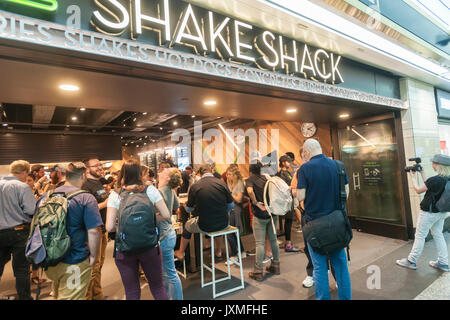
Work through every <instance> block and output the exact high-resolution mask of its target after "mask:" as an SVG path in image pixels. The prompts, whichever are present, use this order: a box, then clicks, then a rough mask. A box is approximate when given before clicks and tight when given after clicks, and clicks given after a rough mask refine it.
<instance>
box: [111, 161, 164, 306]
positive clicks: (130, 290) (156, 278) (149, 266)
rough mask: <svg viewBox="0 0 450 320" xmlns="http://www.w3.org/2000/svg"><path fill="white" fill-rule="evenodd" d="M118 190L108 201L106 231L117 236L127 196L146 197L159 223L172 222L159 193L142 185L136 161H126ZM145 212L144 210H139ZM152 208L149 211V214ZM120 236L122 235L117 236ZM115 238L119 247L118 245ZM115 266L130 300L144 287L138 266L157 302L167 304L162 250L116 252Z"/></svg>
mask: <svg viewBox="0 0 450 320" xmlns="http://www.w3.org/2000/svg"><path fill="white" fill-rule="evenodd" d="M118 188H119V190H115V191H112V192H111V194H110V196H109V199H108V211H107V217H106V230H107V231H108V232H116V231H117V226H116V220H117V218H119V208H121V205H120V204H121V201H122V200H123V198H124V195H128V196H130V195H132V194H134V193H145V194H146V195H147V197H148V199H149V200H150V202H149V205H152V206H154V207H155V210H156V211H158V213H157V214H156V217H157V220H158V221H164V220H167V219H170V213H169V210H168V209H167V206H166V204H165V202H164V199H163V198H162V196H161V194H160V193H159V191H158V190H157V189H156V188H155V187H153V186H146V185H145V184H144V182H143V181H142V175H141V166H140V164H139V162H138V161H136V160H128V161H126V162H125V163H124V164H123V166H122V169H121V170H120V174H119V180H118ZM140 209H142V206H140ZM151 209H152V208H151V207H149V208H148V210H149V212H148V213H149V214H151V213H150V210H151ZM117 236H119V233H117ZM117 236H116V245H117V241H118V239H117ZM114 258H115V262H116V266H117V268H118V269H119V272H120V275H121V277H122V282H123V285H124V287H125V294H126V298H127V300H139V299H140V296H141V287H140V283H139V266H142V269H143V270H144V273H145V275H146V278H147V281H148V284H149V287H150V291H151V293H152V295H153V297H154V298H155V299H156V300H168V296H167V293H166V289H165V288H164V283H163V276H162V262H161V249H160V247H159V245H157V246H154V247H150V248H146V249H142V250H139V251H138V252H135V253H123V252H120V251H118V250H116V248H115V249H114Z"/></svg>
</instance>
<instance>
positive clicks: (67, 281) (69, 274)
mask: <svg viewBox="0 0 450 320" xmlns="http://www.w3.org/2000/svg"><path fill="white" fill-rule="evenodd" d="M85 181H86V166H85V165H84V164H83V163H71V164H69V165H68V166H67V169H66V184H65V185H64V186H62V187H59V188H56V189H55V191H54V193H65V194H66V195H69V194H71V193H74V192H76V191H79V190H80V189H81V186H82V185H83V183H84V182H85ZM45 196H46V195H44V196H43V198H44V197H45ZM66 219H67V220H66V222H67V233H68V235H69V237H70V239H71V241H72V244H71V246H70V249H69V252H68V253H67V255H66V256H65V258H64V259H63V260H62V262H60V263H58V264H57V265H56V266H54V267H49V268H48V269H47V271H46V273H47V276H48V278H49V279H51V280H52V281H53V290H54V298H55V299H57V300H84V299H85V298H86V292H87V289H88V286H89V282H90V279H91V270H92V266H93V265H94V263H95V260H96V259H97V255H98V251H99V245H100V236H101V226H102V225H103V222H102V218H101V216H100V212H99V210H98V204H97V200H96V199H95V198H94V196H93V195H92V194H90V193H82V194H79V195H76V196H75V197H73V198H72V199H70V201H69V205H68V210H67V218H66Z"/></svg>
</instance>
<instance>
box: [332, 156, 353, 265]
mask: <svg viewBox="0 0 450 320" xmlns="http://www.w3.org/2000/svg"><path fill="white" fill-rule="evenodd" d="M334 162H335V163H336V166H337V169H338V174H339V197H340V200H341V207H342V214H343V215H344V220H345V221H346V222H348V223H346V224H347V228H350V229H351V226H350V222H349V221H348V216H347V208H346V204H347V192H346V191H345V166H344V163H343V162H342V161H338V160H334ZM349 232H352V230H349ZM347 260H348V261H349V262H350V245H348V246H347Z"/></svg>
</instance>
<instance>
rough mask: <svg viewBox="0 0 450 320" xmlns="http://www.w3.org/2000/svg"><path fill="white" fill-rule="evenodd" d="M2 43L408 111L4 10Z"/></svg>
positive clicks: (361, 95)
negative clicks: (49, 49)
mask: <svg viewBox="0 0 450 320" xmlns="http://www.w3.org/2000/svg"><path fill="white" fill-rule="evenodd" d="M0 38H4V39H10V40H16V41H21V42H27V43H33V44H39V45H45V46H50V47H56V48H62V49H68V50H72V51H76V52H85V53H90V54H95V55H99V56H107V57H113V58H119V59H124V60H130V61H137V62H140V63H146V64H150V65H154V66H160V67H168V68H172V69H178V70H184V71H189V72H195V73H199V74H205V75H212V76H216V77H221V78H227V79H233V80H238V81H246V82H251V83H255V84H262V85H267V86H272V87H278V88H283V89H290V90H294V91H298V92H305V93H313V94H318V95H322V96H329V97H335V98H341V99H348V100H352V101H358V102H365V103H371V104H377V105H383V106H388V107H392V108H397V109H407V108H408V105H407V102H406V101H402V100H399V99H394V98H389V97H384V96H380V95H376V94H371V93H366V92H361V91H358V90H353V89H347V88H343V87H338V86H336V85H331V84H327V83H322V82H316V81H312V80H307V79H302V78H299V77H295V76H290V75H286V74H281V73H277V72H273V71H268V70H261V69H258V68H256V67H249V66H245V65H243V64H238V63H230V62H226V61H221V60H217V59H212V58H208V57H204V56H199V55H195V54H190V53H185V52H180V51H176V50H173V49H168V48H165V47H159V46H154V45H150V44H144V43H140V42H136V41H132V40H127V39H122V38H117V37H111V36H108V35H105V34H102V33H98V32H92V31H86V30H78V29H72V28H68V27H66V26H63V25H59V24H55V23H50V22H45V21H42V20H38V19H33V18H29V17H25V16H21V15H17V14H12V13H9V12H6V11H3V10H0ZM319 52H320V51H319Z"/></svg>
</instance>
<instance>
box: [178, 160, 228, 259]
mask: <svg viewBox="0 0 450 320" xmlns="http://www.w3.org/2000/svg"><path fill="white" fill-rule="evenodd" d="M213 170H214V169H213V167H212V166H211V165H203V166H201V167H200V169H199V172H200V174H201V179H200V180H199V181H198V182H196V183H195V184H193V185H192V186H191V188H190V190H189V195H188V201H187V202H186V205H185V209H186V211H187V212H188V213H191V212H192V213H193V214H195V217H193V218H191V219H189V220H188V221H187V222H186V224H185V226H184V230H183V237H182V238H181V243H180V248H179V250H177V251H176V252H175V256H176V257H177V258H178V259H180V260H182V259H183V257H184V251H185V250H186V247H187V245H188V244H189V240H190V239H191V236H192V233H202V232H216V231H220V230H223V229H226V228H227V227H228V225H229V224H228V212H230V211H231V209H233V207H234V202H233V197H232V196H231V192H230V190H229V189H228V186H227V185H226V184H225V182H223V181H222V180H220V179H217V178H215V177H214V175H213ZM194 209H195V211H194ZM217 252H218V251H216V253H217Z"/></svg>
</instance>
